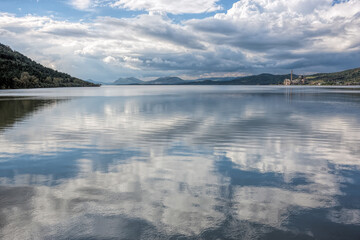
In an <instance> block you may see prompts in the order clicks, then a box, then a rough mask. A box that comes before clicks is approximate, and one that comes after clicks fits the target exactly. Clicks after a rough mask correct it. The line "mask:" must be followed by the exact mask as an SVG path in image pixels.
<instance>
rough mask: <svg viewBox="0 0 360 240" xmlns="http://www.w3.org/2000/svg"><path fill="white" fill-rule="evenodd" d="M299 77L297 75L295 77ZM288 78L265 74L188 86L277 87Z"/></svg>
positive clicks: (286, 76) (202, 82)
mask: <svg viewBox="0 0 360 240" xmlns="http://www.w3.org/2000/svg"><path fill="white" fill-rule="evenodd" d="M293 77H294V78H295V77H297V75H293ZM286 78H290V74H287V75H273V74H269V73H263V74H259V75H253V76H246V77H239V78H235V79H232V80H230V81H213V80H204V81H197V82H192V83H187V84H192V85H277V84H282V83H283V82H284V80H285V79H286Z"/></svg>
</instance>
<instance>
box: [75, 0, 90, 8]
mask: <svg viewBox="0 0 360 240" xmlns="http://www.w3.org/2000/svg"><path fill="white" fill-rule="evenodd" d="M70 4H71V5H72V6H73V7H74V8H76V9H78V10H89V8H90V7H91V4H92V1H91V0H70Z"/></svg>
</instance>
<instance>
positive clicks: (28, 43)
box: [0, 0, 360, 82]
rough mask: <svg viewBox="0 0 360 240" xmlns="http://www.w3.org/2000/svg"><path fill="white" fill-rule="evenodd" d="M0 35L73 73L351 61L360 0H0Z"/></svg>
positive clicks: (276, 68)
mask: <svg viewBox="0 0 360 240" xmlns="http://www.w3.org/2000/svg"><path fill="white" fill-rule="evenodd" d="M0 42H1V43H3V44H6V45H8V46H10V47H11V48H12V49H14V50H16V51H19V52H21V53H23V54H24V55H26V56H28V57H30V58H32V59H33V60H35V61H37V62H39V63H41V64H43V65H45V66H47V67H51V68H53V69H56V70H58V71H62V72H66V73H69V74H71V75H73V76H75V77H79V78H82V79H93V80H96V81H103V82H112V81H114V80H116V79H118V78H120V77H137V78H140V79H145V80H149V79H154V78H156V77H163V76H179V77H182V78H184V79H195V78H204V77H229V76H245V75H252V74H259V73H273V74H284V73H289V72H290V70H291V69H293V70H294V72H295V73H297V74H311V73H317V72H335V71H340V70H345V69H350V68H356V67H360V1H359V0H336V1H335V0H291V1H289V0H239V1H236V0H176V1H174V0H1V1H0Z"/></svg>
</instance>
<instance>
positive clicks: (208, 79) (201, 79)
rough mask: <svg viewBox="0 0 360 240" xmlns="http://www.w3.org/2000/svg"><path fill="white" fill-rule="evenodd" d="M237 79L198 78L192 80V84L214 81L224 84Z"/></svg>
mask: <svg viewBox="0 0 360 240" xmlns="http://www.w3.org/2000/svg"><path fill="white" fill-rule="evenodd" d="M235 78H237V77H210V78H198V79H195V80H193V81H194V82H201V81H216V82H225V81H231V80H233V79H235Z"/></svg>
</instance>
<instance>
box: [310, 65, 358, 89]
mask: <svg viewBox="0 0 360 240" xmlns="http://www.w3.org/2000/svg"><path fill="white" fill-rule="evenodd" d="M306 80H307V81H308V82H309V84H320V85H360V68H354V69H349V70H345V71H342V72H335V73H318V74H314V75H309V76H306Z"/></svg>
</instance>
